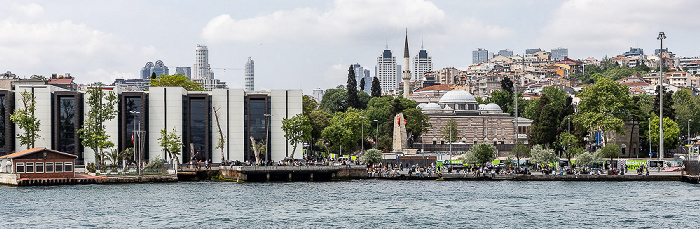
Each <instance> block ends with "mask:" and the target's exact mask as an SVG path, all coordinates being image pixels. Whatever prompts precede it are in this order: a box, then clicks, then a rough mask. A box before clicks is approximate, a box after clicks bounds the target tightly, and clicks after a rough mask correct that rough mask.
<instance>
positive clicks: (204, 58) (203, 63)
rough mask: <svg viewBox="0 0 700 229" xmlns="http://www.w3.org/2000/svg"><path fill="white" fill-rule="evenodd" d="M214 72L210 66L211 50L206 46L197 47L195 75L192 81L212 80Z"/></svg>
mask: <svg viewBox="0 0 700 229" xmlns="http://www.w3.org/2000/svg"><path fill="white" fill-rule="evenodd" d="M211 78H213V72H212V71H211V66H209V49H207V46H206V45H197V49H195V61H194V74H193V75H192V79H193V80H195V79H211Z"/></svg>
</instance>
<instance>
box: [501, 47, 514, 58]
mask: <svg viewBox="0 0 700 229" xmlns="http://www.w3.org/2000/svg"><path fill="white" fill-rule="evenodd" d="M498 55H499V56H512V55H513V50H510V49H501V50H498Z"/></svg>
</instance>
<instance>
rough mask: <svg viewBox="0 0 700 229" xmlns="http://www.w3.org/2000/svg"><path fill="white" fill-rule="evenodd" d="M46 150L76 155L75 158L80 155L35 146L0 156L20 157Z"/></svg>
mask: <svg viewBox="0 0 700 229" xmlns="http://www.w3.org/2000/svg"><path fill="white" fill-rule="evenodd" d="M44 150H47V151H51V152H54V153H58V154H63V155H66V156H71V157H75V158H77V157H78V156H75V155H73V154H69V153H64V152H61V151H56V150H52V149H47V148H45V147H36V148H33V149H28V150H24V151H19V152H16V153H11V154H8V155H5V156H2V157H0V158H18V157H21V156H24V155H27V154H32V153H36V152H39V151H44Z"/></svg>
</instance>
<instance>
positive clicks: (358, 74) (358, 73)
mask: <svg viewBox="0 0 700 229" xmlns="http://www.w3.org/2000/svg"><path fill="white" fill-rule="evenodd" d="M352 70H353V71H354V73H355V82H356V83H357V89H360V81H361V80H362V78H364V77H365V68H363V67H362V65H360V64H357V63H356V64H353V65H352Z"/></svg>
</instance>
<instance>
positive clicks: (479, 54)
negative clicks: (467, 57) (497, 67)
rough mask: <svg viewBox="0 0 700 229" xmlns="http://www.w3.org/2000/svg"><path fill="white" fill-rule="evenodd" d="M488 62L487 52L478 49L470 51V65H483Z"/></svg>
mask: <svg viewBox="0 0 700 229" xmlns="http://www.w3.org/2000/svg"><path fill="white" fill-rule="evenodd" d="M486 61H489V50H486V49H483V48H478V49H477V50H474V51H472V64H478V63H484V62H486Z"/></svg>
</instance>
